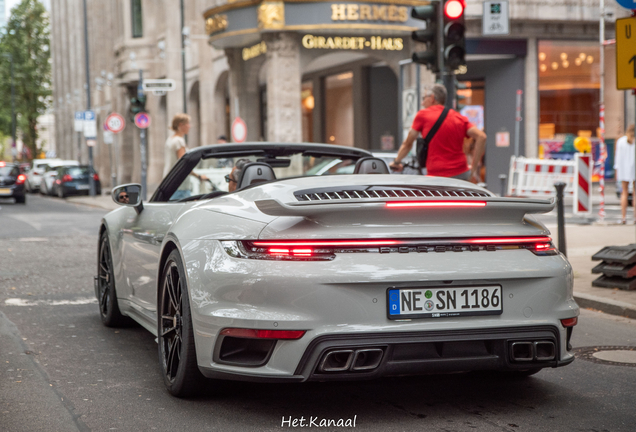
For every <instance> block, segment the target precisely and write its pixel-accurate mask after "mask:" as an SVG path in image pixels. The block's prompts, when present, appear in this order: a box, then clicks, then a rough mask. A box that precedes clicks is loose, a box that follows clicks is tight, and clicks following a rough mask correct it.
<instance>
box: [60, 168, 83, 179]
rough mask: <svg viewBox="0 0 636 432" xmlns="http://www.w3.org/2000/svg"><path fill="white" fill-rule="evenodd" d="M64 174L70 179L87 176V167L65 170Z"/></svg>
mask: <svg viewBox="0 0 636 432" xmlns="http://www.w3.org/2000/svg"><path fill="white" fill-rule="evenodd" d="M65 172H66V174H69V175H70V176H71V177H79V176H83V175H86V174H88V167H72V168H66V170H65Z"/></svg>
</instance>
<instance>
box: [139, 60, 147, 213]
mask: <svg viewBox="0 0 636 432" xmlns="http://www.w3.org/2000/svg"><path fill="white" fill-rule="evenodd" d="M144 96H145V94H144V71H143V69H139V84H138V85H137V99H139V98H142V97H144ZM146 135H147V134H146V129H139V138H140V141H141V146H140V149H139V153H140V156H141V199H142V200H144V201H145V200H146V174H147V171H148V138H147V137H146Z"/></svg>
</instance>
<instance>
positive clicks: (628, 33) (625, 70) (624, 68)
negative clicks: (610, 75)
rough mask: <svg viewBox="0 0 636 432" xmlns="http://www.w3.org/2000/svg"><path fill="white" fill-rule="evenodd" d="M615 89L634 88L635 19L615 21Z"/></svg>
mask: <svg viewBox="0 0 636 432" xmlns="http://www.w3.org/2000/svg"><path fill="white" fill-rule="evenodd" d="M616 88H617V89H619V90H629V89H633V88H636V17H631V18H622V19H617V20H616Z"/></svg>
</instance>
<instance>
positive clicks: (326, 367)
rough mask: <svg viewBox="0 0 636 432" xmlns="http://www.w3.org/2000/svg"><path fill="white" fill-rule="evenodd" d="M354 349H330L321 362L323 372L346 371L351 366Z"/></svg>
mask: <svg viewBox="0 0 636 432" xmlns="http://www.w3.org/2000/svg"><path fill="white" fill-rule="evenodd" d="M352 360H353V350H338V351H329V352H328V353H327V354H325V357H324V358H323V359H322V362H321V363H320V368H319V369H320V371H321V372H344V371H346V370H348V369H349V368H350V367H351V363H352Z"/></svg>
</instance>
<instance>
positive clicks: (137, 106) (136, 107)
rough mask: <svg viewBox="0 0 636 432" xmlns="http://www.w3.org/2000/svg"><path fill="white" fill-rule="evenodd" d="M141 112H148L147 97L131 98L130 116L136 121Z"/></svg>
mask: <svg viewBox="0 0 636 432" xmlns="http://www.w3.org/2000/svg"><path fill="white" fill-rule="evenodd" d="M140 112H146V96H145V95H144V96H137V97H132V98H130V114H131V118H132V119H134V118H135V115H137V114H139V113H140Z"/></svg>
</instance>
